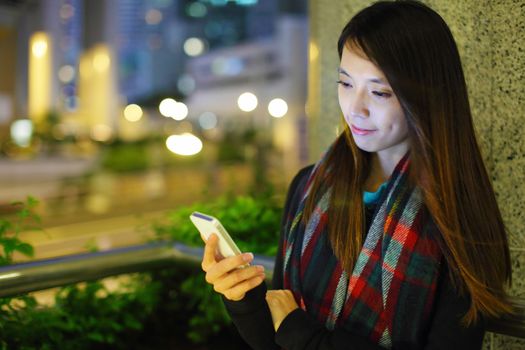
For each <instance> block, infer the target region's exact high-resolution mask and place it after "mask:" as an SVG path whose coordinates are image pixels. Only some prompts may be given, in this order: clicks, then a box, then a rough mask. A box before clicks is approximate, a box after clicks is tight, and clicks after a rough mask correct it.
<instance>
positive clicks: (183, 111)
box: [171, 102, 188, 120]
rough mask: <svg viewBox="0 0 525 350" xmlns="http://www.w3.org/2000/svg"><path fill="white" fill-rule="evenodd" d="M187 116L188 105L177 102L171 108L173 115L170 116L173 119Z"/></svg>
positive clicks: (181, 118)
mask: <svg viewBox="0 0 525 350" xmlns="http://www.w3.org/2000/svg"><path fill="white" fill-rule="evenodd" d="M187 116H188V107H187V106H186V105H185V104H184V103H182V102H177V103H176V104H175V106H174V109H173V115H172V116H171V117H172V118H173V119H175V120H183V119H184V118H186V117H187Z"/></svg>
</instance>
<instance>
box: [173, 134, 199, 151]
mask: <svg viewBox="0 0 525 350" xmlns="http://www.w3.org/2000/svg"><path fill="white" fill-rule="evenodd" d="M166 147H167V148H168V149H169V150H170V151H171V152H173V153H175V154H178V155H181V156H192V155H195V154H197V153H199V152H200V151H201V150H202V141H201V140H200V139H199V138H198V137H197V136H195V135H193V134H190V133H184V134H182V135H171V136H169V137H168V138H167V139H166Z"/></svg>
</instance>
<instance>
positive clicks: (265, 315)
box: [223, 166, 313, 350]
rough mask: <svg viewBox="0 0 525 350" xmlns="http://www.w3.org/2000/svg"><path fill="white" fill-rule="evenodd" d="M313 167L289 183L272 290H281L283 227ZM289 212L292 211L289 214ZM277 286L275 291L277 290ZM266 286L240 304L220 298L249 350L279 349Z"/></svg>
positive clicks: (296, 203)
mask: <svg viewBox="0 0 525 350" xmlns="http://www.w3.org/2000/svg"><path fill="white" fill-rule="evenodd" d="M312 167H313V166H308V167H306V168H304V169H302V170H301V171H299V172H298V174H297V175H296V176H295V177H294V179H293V180H292V182H291V184H290V186H289V189H288V194H287V196H286V202H285V206H284V210H283V216H282V220H281V232H280V238H279V252H278V253H277V256H276V259H275V267H274V273H273V286H274V288H275V289H281V288H282V265H283V259H282V254H281V253H282V248H281V245H282V241H283V235H284V232H283V231H284V223H285V222H286V218H287V217H288V215H293V212H295V208H296V207H297V205H298V199H300V195H301V193H302V188H304V185H305V184H306V181H307V179H308V176H307V175H308V174H309V173H310V171H311V169H312ZM291 210H294V211H293V212H291ZM276 286H277V287H276ZM266 290H267V288H266V283H262V284H261V285H259V286H258V287H256V288H254V289H252V290H251V291H249V292H248V293H246V296H245V297H244V298H243V299H242V300H240V301H231V300H228V299H226V298H224V297H223V301H224V305H225V306H226V310H227V311H228V314H229V315H230V318H231V319H232V322H233V323H234V324H235V327H236V328H237V330H238V331H239V334H240V335H241V337H242V338H243V339H244V341H245V342H246V343H248V344H249V345H250V347H251V348H252V349H261V350H272V349H280V347H279V346H278V345H277V344H275V340H274V339H275V331H274V329H273V322H272V316H271V314H270V309H269V308H268V304H267V303H266Z"/></svg>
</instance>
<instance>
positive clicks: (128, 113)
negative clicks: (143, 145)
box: [124, 103, 143, 122]
mask: <svg viewBox="0 0 525 350" xmlns="http://www.w3.org/2000/svg"><path fill="white" fill-rule="evenodd" d="M142 115H143V112H142V108H140V106H139V105H137V104H134V103H133V104H130V105H127V106H126V108H124V118H126V120H127V121H130V122H137V121H139V120H140V119H141V118H142Z"/></svg>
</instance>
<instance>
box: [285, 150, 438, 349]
mask: <svg viewBox="0 0 525 350" xmlns="http://www.w3.org/2000/svg"><path fill="white" fill-rule="evenodd" d="M323 161H324V159H321V161H320V162H323ZM409 164H410V161H409V158H408V155H406V156H405V157H404V158H403V159H402V160H401V161H400V162H399V164H398V165H397V166H396V168H395V170H394V172H393V174H392V176H391V177H390V179H389V181H388V184H387V188H386V189H385V191H384V193H383V195H382V197H381V199H380V200H379V203H378V205H377V207H376V210H375V213H374V215H373V218H372V223H371V225H370V227H369V229H368V232H367V235H366V238H365V242H364V244H363V247H362V250H361V253H360V255H359V257H358V259H357V262H356V265H355V267H354V270H353V271H352V274H351V275H350V276H349V275H348V273H347V272H345V271H344V270H343V268H342V266H341V264H340V263H339V261H338V260H337V258H336V257H335V254H334V253H333V250H332V248H331V245H330V242H329V240H328V237H327V236H328V235H327V232H328V231H327V225H328V215H327V210H328V206H329V203H330V196H331V190H330V189H329V188H326V189H324V190H323V191H321V192H322V193H321V195H319V194H313V195H316V196H317V198H318V200H317V205H316V208H315V210H314V212H313V214H312V216H311V217H310V219H309V220H308V223H306V225H304V224H302V222H301V217H302V214H303V210H304V205H305V199H306V198H307V196H309V195H310V189H311V182H312V179H313V178H314V176H315V174H316V170H317V169H318V166H319V163H318V164H317V165H316V167H315V168H314V169H313V170H312V173H311V175H310V179H309V180H308V183H307V185H306V188H305V191H304V195H303V199H302V201H301V203H300V204H299V206H298V209H297V212H296V213H295V215H293V214H292V215H290V217H289V220H288V222H287V224H286V227H285V229H286V231H285V232H286V233H287V234H286V236H285V240H284V243H283V244H284V246H283V254H284V269H283V277H284V287H285V288H287V289H291V290H292V292H293V293H294V296H295V298H296V300H297V301H298V303H299V305H300V306H301V307H302V308H303V309H304V310H306V311H307V312H308V313H309V314H310V315H311V316H313V317H314V318H315V319H317V320H318V321H319V322H321V323H323V324H325V326H326V327H327V328H328V329H334V328H344V329H346V330H348V331H350V332H352V333H355V334H359V335H362V336H365V337H368V338H369V339H371V340H372V341H374V342H376V343H378V344H380V345H381V346H383V347H385V348H388V349H390V348H394V349H395V348H400V347H401V346H402V347H404V348H407V344H412V346H414V347H419V346H421V345H422V342H424V337H425V335H424V333H425V330H426V329H427V327H428V325H429V316H430V311H431V308H432V306H433V302H434V297H435V291H436V287H437V280H438V275H439V265H440V262H441V260H442V254H441V251H440V249H439V245H438V243H437V234H438V231H437V229H436V226H435V224H434V223H433V221H432V219H431V217H430V215H429V214H428V211H427V210H426V208H425V206H424V204H423V200H422V195H421V192H420V190H419V189H418V188H412V187H411V186H409V181H408V167H409ZM401 344H403V345H401Z"/></svg>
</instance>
